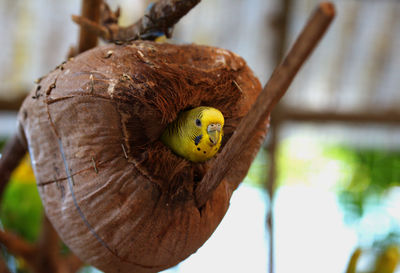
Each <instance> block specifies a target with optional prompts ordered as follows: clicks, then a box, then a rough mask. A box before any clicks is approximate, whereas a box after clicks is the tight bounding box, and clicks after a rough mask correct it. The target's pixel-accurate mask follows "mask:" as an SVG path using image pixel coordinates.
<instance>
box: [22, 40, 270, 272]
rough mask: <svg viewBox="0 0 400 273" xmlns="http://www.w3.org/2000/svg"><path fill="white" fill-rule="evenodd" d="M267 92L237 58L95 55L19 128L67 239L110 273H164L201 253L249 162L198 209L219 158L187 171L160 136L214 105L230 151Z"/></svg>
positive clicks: (55, 79) (57, 81) (33, 104)
mask: <svg viewBox="0 0 400 273" xmlns="http://www.w3.org/2000/svg"><path fill="white" fill-rule="evenodd" d="M260 91H261V85H260V83H259V81H258V80H257V78H256V77H255V76H254V75H253V73H252V71H251V70H250V69H249V67H248V66H247V65H246V63H245V61H244V60H243V59H242V58H241V57H239V56H237V55H236V54H234V53H232V52H229V51H227V50H224V49H219V48H214V47H208V46H199V45H173V44H160V43H155V42H149V41H135V42H131V43H128V44H124V45H106V46H101V47H97V48H94V49H92V50H89V51H86V52H84V53H83V54H80V55H78V56H77V57H75V58H74V59H71V60H69V61H68V62H65V63H63V64H61V65H60V66H58V67H57V68H56V69H55V70H54V71H52V72H51V73H49V74H48V75H47V76H45V77H43V78H42V79H41V81H40V82H38V84H37V86H36V88H35V89H34V90H33V91H32V93H31V94H30V96H28V98H27V99H26V100H25V102H24V104H23V106H22V108H21V110H20V113H19V123H20V125H21V126H20V127H21V134H22V135H23V138H25V139H26V141H27V146H28V147H29V152H30V155H31V158H32V163H33V168H34V172H35V176H36V178H37V184H38V189H39V193H40V196H41V198H42V201H43V204H44V208H45V211H46V214H47V216H48V218H49V219H50V221H51V222H52V224H53V225H54V227H55V228H56V230H57V231H58V233H59V235H60V236H61V238H62V240H63V241H64V242H65V243H66V244H67V245H68V247H69V248H70V249H71V250H72V251H73V252H74V253H76V254H77V255H78V256H79V257H80V258H81V259H82V260H84V261H86V262H88V263H90V264H91V265H94V266H95V267H97V268H99V269H100V270H103V271H105V272H129V273H131V272H136V273H137V272H157V271H160V270H163V269H166V268H169V267H171V266H174V265H176V264H177V263H179V262H180V261H182V260H183V259H185V258H187V257H188V256H189V255H191V254H192V253H194V252H195V251H196V250H197V249H198V248H199V247H200V246H201V245H202V244H203V243H204V242H205V241H206V240H207V239H208V238H209V237H210V235H211V234H212V233H213V231H214V230H215V229H216V227H217V226H218V224H219V223H220V221H221V220H222V218H223V216H224V214H225V212H226V211H227V208H228V206H229V200H230V197H231V194H232V192H233V191H234V190H235V189H236V187H237V186H238V184H239V183H240V181H241V180H242V179H243V178H244V176H245V174H246V173H247V171H248V168H249V164H250V163H247V162H248V160H247V161H246V162H245V163H243V162H242V163H240V164H239V163H237V165H234V166H229V167H230V168H232V170H233V171H232V172H231V173H230V175H229V176H227V177H225V178H224V179H223V181H222V182H221V183H220V184H219V185H218V187H217V188H216V189H215V190H214V191H213V193H212V195H211V197H210V198H209V199H208V200H207V201H206V202H205V204H204V205H198V204H197V202H196V200H195V194H194V193H195V190H196V187H197V186H198V183H200V181H201V180H202V179H203V177H204V175H205V174H206V173H207V171H208V169H209V167H210V166H212V165H213V163H214V162H215V158H212V159H210V160H208V161H206V162H204V163H194V162H190V161H188V160H186V159H184V158H182V157H180V156H178V155H176V154H174V153H173V152H172V151H171V150H170V149H169V148H168V147H166V146H165V145H164V144H163V143H162V142H161V141H160V137H161V135H162V133H163V132H164V130H165V128H166V127H167V125H168V124H169V123H171V122H172V121H173V120H175V119H176V118H177V116H178V114H179V113H180V112H182V111H184V110H188V109H192V108H195V107H198V106H210V107H214V108H216V109H218V110H220V111H221V113H222V114H223V115H224V118H225V125H224V137H223V143H222V147H221V149H220V150H223V149H224V144H225V143H226V141H228V140H229V138H230V137H231V136H232V134H233V132H234V130H235V128H236V126H237V125H238V123H239V121H240V119H241V118H242V117H243V116H245V115H246V113H247V112H248V111H249V109H250V107H251V105H252V104H253V103H254V101H255V100H256V98H257V96H258V94H259V92H260ZM263 128H266V127H265V126H264V127H263ZM264 134H265V130H261V129H260V130H259V132H258V133H257V134H255V135H254V136H253V139H252V143H253V144H251V145H250V144H249V148H248V149H247V150H246V152H245V153H246V154H244V155H243V156H248V157H249V156H250V157H253V156H254V155H255V153H256V150H257V147H258V146H257V145H259V144H260V142H261V141H262V139H263V137H264ZM255 143H256V144H255ZM216 157H218V154H217V155H216Z"/></svg>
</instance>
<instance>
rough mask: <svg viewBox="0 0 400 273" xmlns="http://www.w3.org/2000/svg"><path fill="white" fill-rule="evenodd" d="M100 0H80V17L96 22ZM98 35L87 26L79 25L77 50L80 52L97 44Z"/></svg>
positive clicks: (98, 19) (98, 16)
mask: <svg viewBox="0 0 400 273" xmlns="http://www.w3.org/2000/svg"><path fill="white" fill-rule="evenodd" d="M102 2H103V1H102V0H82V11H81V13H82V17H83V18H87V19H88V20H90V21H92V22H95V23H98V22H99V21H100V7H101V3H102ZM97 40H98V36H97V35H96V34H95V33H93V32H92V31H90V30H89V29H87V28H84V27H81V28H80V33H79V44H78V52H77V53H82V52H84V51H86V50H88V49H91V48H93V47H95V46H96V45H97Z"/></svg>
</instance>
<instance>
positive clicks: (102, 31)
mask: <svg viewBox="0 0 400 273" xmlns="http://www.w3.org/2000/svg"><path fill="white" fill-rule="evenodd" d="M199 2H200V0H160V1H158V2H157V3H155V4H153V6H151V8H150V10H149V12H148V13H147V14H146V15H145V16H143V17H142V18H141V19H140V20H139V21H137V22H136V23H134V24H133V25H130V26H128V27H120V26H118V22H117V20H116V19H115V18H118V15H119V14H115V13H113V12H112V11H111V10H110V9H109V8H108V6H107V5H106V4H105V5H106V8H105V9H104V10H103V11H104V14H103V15H102V17H103V18H112V19H111V20H103V22H102V24H99V23H97V22H93V20H90V19H89V20H88V19H87V18H84V17H82V16H76V15H73V16H72V20H73V21H74V22H75V23H77V24H79V25H80V26H81V27H82V28H85V29H87V31H89V32H91V33H92V34H93V35H98V36H99V37H100V38H102V39H104V40H106V41H114V42H115V41H122V42H126V41H133V40H138V39H143V40H154V39H155V38H157V37H159V36H160V35H162V34H165V35H166V36H167V37H170V36H171V33H172V27H173V26H174V25H175V24H176V23H177V22H178V21H179V20H180V19H181V18H182V17H183V16H184V15H185V14H187V13H188V12H189V11H190V10H191V9H192V8H193V7H194V6H196V5H197V4H198V3H199ZM118 13H119V12H118Z"/></svg>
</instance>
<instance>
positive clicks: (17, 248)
mask: <svg viewBox="0 0 400 273" xmlns="http://www.w3.org/2000/svg"><path fill="white" fill-rule="evenodd" d="M0 243H1V244H3V245H4V246H5V247H6V248H7V250H8V251H9V252H10V253H12V254H13V255H15V256H20V257H22V258H24V260H26V261H31V260H32V257H33V256H34V254H35V247H34V246H33V245H31V244H29V243H28V242H26V241H25V240H24V239H22V238H21V237H19V236H17V235H15V234H13V233H11V232H5V231H2V230H0Z"/></svg>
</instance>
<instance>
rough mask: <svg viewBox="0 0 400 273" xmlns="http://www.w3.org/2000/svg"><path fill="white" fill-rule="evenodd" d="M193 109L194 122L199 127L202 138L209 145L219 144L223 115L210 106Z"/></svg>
mask: <svg viewBox="0 0 400 273" xmlns="http://www.w3.org/2000/svg"><path fill="white" fill-rule="evenodd" d="M191 111H194V118H195V124H196V126H197V127H198V128H200V129H201V133H202V135H203V136H204V140H205V141H206V143H207V144H208V145H210V146H215V145H219V144H220V142H221V139H222V128H223V126H224V116H223V115H222V113H221V112H220V111H219V110H217V109H215V108H211V107H197V108H194V109H192V110H191Z"/></svg>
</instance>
